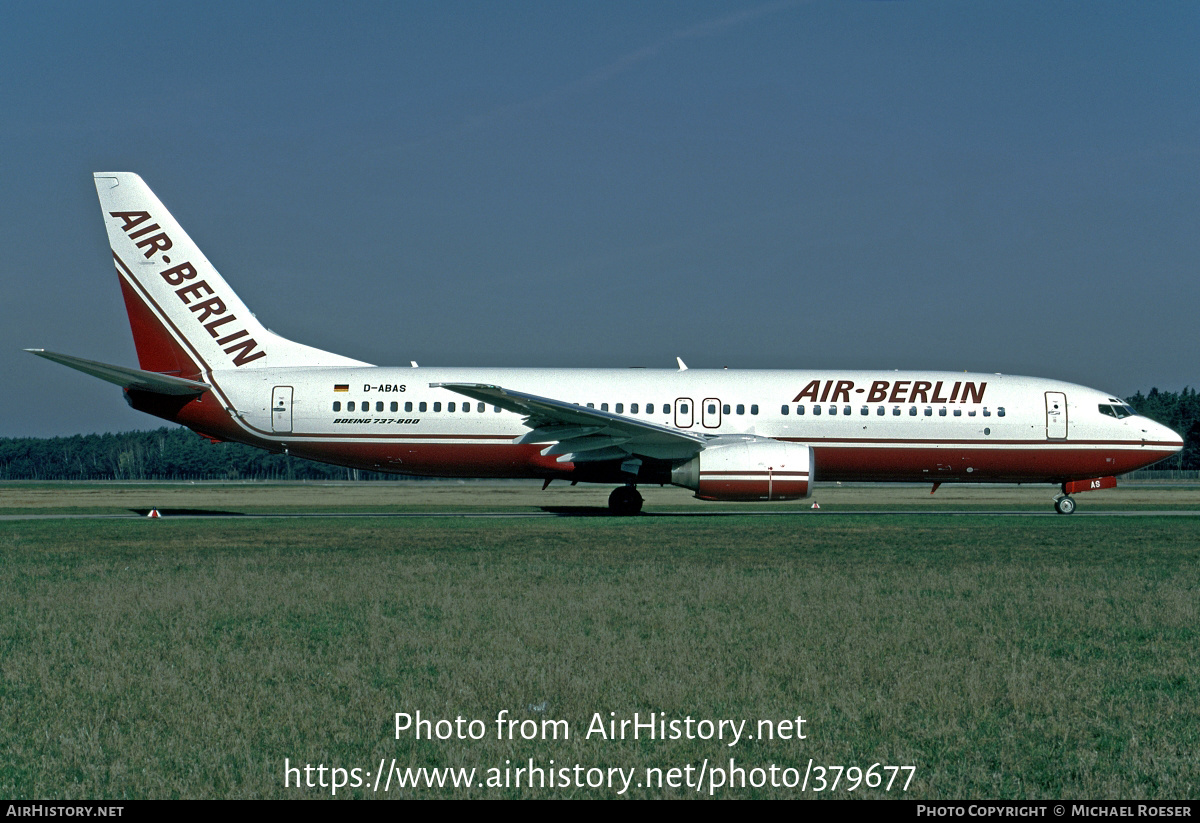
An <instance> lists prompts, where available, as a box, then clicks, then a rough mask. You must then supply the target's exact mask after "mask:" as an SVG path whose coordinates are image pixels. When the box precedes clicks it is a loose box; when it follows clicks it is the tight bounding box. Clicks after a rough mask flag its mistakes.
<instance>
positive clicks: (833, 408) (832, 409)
mask: <svg viewBox="0 0 1200 823" xmlns="http://www.w3.org/2000/svg"><path fill="white" fill-rule="evenodd" d="M829 413H830V414H837V406H830V407H829Z"/></svg>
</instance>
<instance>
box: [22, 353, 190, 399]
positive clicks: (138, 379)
mask: <svg viewBox="0 0 1200 823" xmlns="http://www.w3.org/2000/svg"><path fill="white" fill-rule="evenodd" d="M25 351H27V352H29V353H30V354H36V355H37V356H38V357H44V358H46V359H47V360H53V361H54V362H55V363H62V364H63V365H64V366H70V367H71V368H72V369H76V370H77V371H81V372H83V373H84V374H90V375H91V376H92V377H99V378H100V379H101V380H107V381H108V382H109V383H116V384H117V385H118V386H120V387H122V388H125V389H140V390H141V391H148V392H154V393H155V394H177V395H187V394H203V393H204V392H206V391H208V390H209V388H210V387H209V385H208V384H207V383H200V382H199V381H196V380H187V379H186V378H183V377H172V376H171V375H169V374H159V373H158V372H152V371H142V370H141V369H127V368H125V367H124V366H110V365H108V364H107V363H97V362H96V361H95V360H84V359H83V358H82V357H72V356H71V355H69V354H58V353H57V352H52V351H46V350H45V349H25Z"/></svg>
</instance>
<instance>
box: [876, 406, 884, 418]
mask: <svg viewBox="0 0 1200 823" xmlns="http://www.w3.org/2000/svg"><path fill="white" fill-rule="evenodd" d="M875 414H876V416H877V417H883V415H884V408H883V406H880V407H879V408H878V409H876V410H875Z"/></svg>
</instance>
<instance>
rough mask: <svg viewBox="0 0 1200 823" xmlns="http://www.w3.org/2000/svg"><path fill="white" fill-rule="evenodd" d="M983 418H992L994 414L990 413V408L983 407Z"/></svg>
mask: <svg viewBox="0 0 1200 823" xmlns="http://www.w3.org/2000/svg"><path fill="white" fill-rule="evenodd" d="M983 416H984V417H991V416H992V413H991V412H990V411H988V408H987V406H984V407H983Z"/></svg>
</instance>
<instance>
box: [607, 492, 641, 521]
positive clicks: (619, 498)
mask: <svg viewBox="0 0 1200 823" xmlns="http://www.w3.org/2000/svg"><path fill="white" fill-rule="evenodd" d="M608 510H609V512H611V513H612V514H615V515H629V514H637V513H639V512H640V511H641V510H642V496H641V495H640V494H638V490H637V489H635V488H634V487H633V486H618V487H617V488H615V489H613V490H612V494H610V495H609V496H608Z"/></svg>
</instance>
